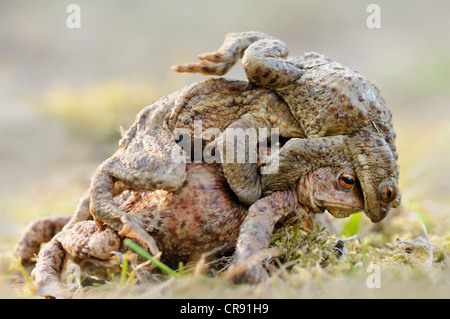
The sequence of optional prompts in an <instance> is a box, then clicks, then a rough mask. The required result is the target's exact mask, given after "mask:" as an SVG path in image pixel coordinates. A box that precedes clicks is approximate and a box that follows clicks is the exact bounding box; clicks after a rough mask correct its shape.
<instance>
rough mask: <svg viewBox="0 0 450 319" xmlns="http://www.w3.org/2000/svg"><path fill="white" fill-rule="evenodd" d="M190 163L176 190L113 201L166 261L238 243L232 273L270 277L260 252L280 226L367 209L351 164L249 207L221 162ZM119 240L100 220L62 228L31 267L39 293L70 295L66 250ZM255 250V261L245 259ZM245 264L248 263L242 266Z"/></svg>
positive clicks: (96, 253)
mask: <svg viewBox="0 0 450 319" xmlns="http://www.w3.org/2000/svg"><path fill="white" fill-rule="evenodd" d="M186 169H187V170H186V173H187V177H186V180H185V182H184V183H183V186H182V187H181V188H179V189H178V190H176V191H172V192H169V191H166V190H155V191H150V192H143V193H142V192H128V193H127V192H125V193H122V195H119V196H117V197H116V198H115V199H114V200H115V201H116V202H117V204H118V205H120V207H121V209H122V210H123V211H125V212H126V213H127V214H130V215H131V216H134V217H135V218H136V219H138V220H140V221H141V223H142V225H143V227H144V229H145V231H146V232H148V233H149V234H151V235H152V237H153V238H155V241H156V243H157V245H158V247H159V248H160V249H161V250H162V251H163V253H164V254H163V255H162V259H163V261H166V262H167V261H168V262H170V261H174V262H178V261H180V260H182V261H196V260H198V259H199V258H200V257H201V255H202V254H204V253H207V252H211V251H214V252H215V253H223V252H226V251H229V250H233V249H234V248H235V247H236V262H235V266H234V268H233V269H234V270H233V272H232V274H231V275H232V276H233V278H234V279H235V280H238V281H245V282H250V283H257V282H259V281H261V280H263V279H265V278H266V277H267V273H266V272H265V270H264V269H263V268H262V266H261V265H260V264H259V263H258V260H255V259H254V256H257V255H258V253H260V252H261V251H262V250H263V249H265V248H267V246H268V245H269V241H270V238H271V235H272V232H273V230H274V227H275V225H277V226H278V227H279V226H282V225H286V224H288V223H293V222H298V221H302V220H306V219H309V218H311V217H312V216H313V215H314V214H316V213H323V212H324V211H325V209H326V210H328V211H329V212H330V213H331V214H332V215H334V216H335V217H339V218H341V217H346V216H348V215H350V214H352V213H354V212H357V211H361V210H362V209H363V198H362V193H361V189H360V186H359V183H358V181H357V179H356V175H355V173H354V171H353V170H352V169H351V168H348V167H328V168H320V169H317V170H315V171H312V172H309V173H307V174H306V175H303V176H301V177H300V178H299V180H298V181H296V183H295V184H293V185H291V186H290V187H289V188H288V189H287V190H284V191H279V192H275V193H273V194H272V195H270V196H268V197H266V198H263V199H260V200H258V201H257V202H255V203H254V204H253V205H252V206H251V207H250V209H248V207H246V206H245V205H243V204H242V203H240V202H239V201H238V200H237V198H236V195H235V194H234V193H233V192H232V191H231V190H230V188H229V186H228V183H227V181H226V179H225V178H224V175H223V172H222V168H221V166H220V165H219V164H205V163H200V164H195V163H190V164H187V166H186ZM41 225H44V224H41ZM54 230H56V229H54ZM121 246H122V237H121V236H120V235H119V234H118V232H116V231H114V230H113V229H111V228H110V227H109V226H107V225H103V226H101V227H99V226H98V225H97V224H96V223H95V222H94V221H81V222H77V223H75V225H74V226H73V227H71V228H69V229H65V230H62V231H61V232H59V233H57V234H56V235H55V236H54V237H53V239H52V240H51V241H50V242H49V243H47V244H46V245H45V246H44V247H43V248H42V250H41V251H40V253H39V256H38V262H37V264H36V268H35V269H34V270H33V278H34V280H35V282H36V288H37V294H39V295H50V296H55V297H65V296H68V294H67V293H66V292H65V289H64V286H63V285H62V284H61V283H60V280H59V274H60V272H61V270H62V268H63V265H64V260H65V258H66V254H67V253H68V254H69V255H71V256H74V257H78V258H86V257H96V258H100V259H107V258H109V257H110V255H111V252H112V251H118V250H120V249H121ZM252 256H253V263H250V264H247V262H248V259H249V258H251V257H252ZM242 265H245V267H242ZM240 268H245V269H243V272H238V271H237V269H240Z"/></svg>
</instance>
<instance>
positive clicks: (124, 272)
mask: <svg viewBox="0 0 450 319" xmlns="http://www.w3.org/2000/svg"><path fill="white" fill-rule="evenodd" d="M127 270H128V260H127V259H126V258H124V259H123V264H122V273H121V274H120V284H121V285H125V283H126V281H127Z"/></svg>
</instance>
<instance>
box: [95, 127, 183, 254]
mask: <svg viewBox="0 0 450 319" xmlns="http://www.w3.org/2000/svg"><path fill="white" fill-rule="evenodd" d="M140 149H142V151H135V152H129V153H122V154H120V153H119V154H116V155H114V156H112V157H110V158H109V159H107V160H106V161H105V162H103V163H102V164H101V165H100V166H99V168H98V169H97V171H96V173H95V174H94V176H93V178H92V180H91V196H90V198H91V203H90V211H91V214H92V216H93V217H94V220H95V221H96V223H97V224H98V225H99V226H101V225H103V224H107V225H109V226H110V227H112V228H113V229H114V230H116V231H118V232H119V234H120V235H121V236H125V237H130V238H134V239H137V240H139V241H141V242H143V243H145V245H146V246H147V247H148V248H150V251H151V252H152V254H154V255H156V254H158V253H159V249H158V247H157V246H156V243H155V241H154V239H153V238H152V237H151V236H150V235H149V234H148V233H147V232H146V231H145V230H144V229H143V227H142V225H141V222H140V221H139V220H138V219H136V218H135V217H133V216H131V215H129V214H126V213H125V212H124V211H122V210H121V209H120V208H119V206H118V205H117V203H116V202H115V201H114V199H113V196H114V186H115V184H116V183H118V182H120V184H123V185H124V187H127V188H130V189H134V190H138V191H150V190H156V189H165V190H168V191H173V190H176V189H177V188H178V187H180V186H181V185H182V184H183V182H184V180H185V179H186V162H185V158H184V156H182V150H181V148H180V147H179V146H178V145H177V144H176V143H175V142H174V141H173V140H172V139H171V138H170V136H169V135H168V134H164V132H159V134H154V135H151V134H149V135H147V136H145V138H144V139H143V141H142V145H141V147H140Z"/></svg>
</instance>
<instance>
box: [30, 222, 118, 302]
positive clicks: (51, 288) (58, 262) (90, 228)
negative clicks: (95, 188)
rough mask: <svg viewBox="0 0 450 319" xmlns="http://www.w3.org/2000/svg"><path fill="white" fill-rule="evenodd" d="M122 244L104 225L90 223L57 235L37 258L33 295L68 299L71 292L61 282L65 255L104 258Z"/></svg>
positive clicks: (74, 226)
mask: <svg viewBox="0 0 450 319" xmlns="http://www.w3.org/2000/svg"><path fill="white" fill-rule="evenodd" d="M121 242H122V240H121V238H120V236H119V235H118V234H117V232H116V231H114V230H112V229H111V228H110V227H108V226H106V225H104V226H102V227H98V226H97V225H96V224H95V222H93V221H82V222H79V223H76V224H75V225H73V227H71V228H70V229H66V230H63V231H61V232H59V233H58V234H56V235H55V236H54V237H53V239H52V240H51V241H50V242H48V243H47V244H45V245H44V247H43V248H42V249H41V251H40V253H39V255H38V260H37V263H36V267H35V268H34V270H33V272H32V278H33V280H34V281H35V288H36V294H37V295H39V296H52V297H56V298H67V297H70V291H68V289H67V288H65V287H64V285H63V284H62V283H61V281H60V273H61V271H62V269H63V266H64V260H65V258H66V254H67V253H69V254H70V255H71V256H74V257H78V258H86V257H95V258H99V259H107V258H109V257H110V256H111V252H112V251H115V250H119V248H120V246H121Z"/></svg>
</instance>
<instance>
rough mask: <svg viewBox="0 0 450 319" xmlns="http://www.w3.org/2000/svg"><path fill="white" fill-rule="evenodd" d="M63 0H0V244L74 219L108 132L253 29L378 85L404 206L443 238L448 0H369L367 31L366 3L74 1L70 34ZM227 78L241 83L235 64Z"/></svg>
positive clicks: (449, 180)
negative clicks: (48, 219)
mask: <svg viewBox="0 0 450 319" xmlns="http://www.w3.org/2000/svg"><path fill="white" fill-rule="evenodd" d="M72 2H73V1H70V2H69V1H63V0H57V1H56V0H47V1H45V2H41V1H23V0H15V1H5V0H2V1H0V170H1V178H2V182H1V183H0V217H1V222H0V239H1V240H0V248H2V249H5V250H8V249H11V248H12V245H13V244H14V241H15V240H17V238H18V236H19V234H20V232H21V231H23V230H24V228H25V226H26V224H27V223H29V222H30V221H31V220H33V219H35V218H39V217H43V216H48V215H61V214H71V213H73V211H74V209H75V207H76V204H77V202H78V200H79V198H80V196H81V195H82V193H83V192H84V191H85V190H86V189H87V188H88V186H89V180H90V177H91V176H92V174H93V172H94V171H95V169H96V167H97V166H98V165H99V164H100V163H101V162H102V161H103V160H105V159H106V158H107V157H109V156H110V155H111V154H112V153H113V152H114V150H115V149H116V147H117V142H118V140H119V137H120V133H119V132H120V129H119V128H120V127H121V126H122V127H123V128H125V129H126V128H128V126H129V125H130V124H131V123H132V122H133V120H134V117H135V115H136V113H137V112H138V111H139V110H140V109H142V108H143V107H144V106H146V105H148V104H151V103H152V102H153V101H156V100H158V99H159V98H161V97H162V96H164V95H166V94H168V93H171V92H173V91H175V90H178V89H179V88H181V87H182V86H184V85H186V84H189V83H192V82H194V81H197V80H201V79H204V77H203V76H201V75H186V74H176V73H175V72H173V71H171V69H170V66H171V65H173V64H182V63H187V62H194V61H195V60H196V55H197V54H199V53H203V52H208V51H213V50H216V49H218V48H219V46H220V45H221V44H222V41H223V39H224V36H225V35H226V34H227V33H229V32H239V31H251V30H257V31H262V32H265V33H268V34H270V35H273V36H276V37H278V38H280V39H281V40H283V41H284V42H285V43H286V44H287V45H288V47H289V49H290V54H291V55H302V54H303V53H304V52H306V51H316V52H319V53H322V54H325V55H327V56H329V57H330V58H332V59H334V60H336V61H338V62H340V63H342V64H343V65H346V66H348V67H350V68H351V69H353V70H356V71H358V72H360V73H361V74H363V75H364V76H365V77H366V78H368V79H370V80H372V81H374V82H375V83H376V84H377V86H378V87H379V88H380V90H381V93H382V95H383V97H384V99H385V100H386V102H387V105H388V107H389V108H390V109H391V110H392V111H393V114H394V127H395V130H396V132H397V147H398V152H399V155H400V159H399V161H400V172H401V173H400V187H401V190H402V195H403V205H404V207H407V208H408V209H411V210H414V211H417V212H418V214H420V215H421V216H422V217H423V218H425V220H426V221H427V224H428V225H431V226H432V229H430V230H429V231H430V232H437V233H439V232H440V233H441V234H443V235H444V236H448V234H449V232H448V229H449V228H448V226H449V224H450V221H449V216H450V214H449V213H450V208H449V207H450V206H449V205H450V198H449V193H450V170H449V169H448V168H449V167H450V156H449V155H450V143H449V138H450V125H449V123H450V90H449V84H450V19H448V15H449V12H450V2H448V1H444V0H442V1H438V0H437V1H432V2H424V1H413V0H409V1H395V2H394V1H381V0H379V1H377V2H376V3H377V4H378V5H379V6H380V8H381V27H380V28H374V29H370V28H368V27H367V25H366V20H367V18H368V16H369V15H370V13H368V12H366V9H367V6H368V5H369V4H370V3H372V2H373V1H372V0H371V1H362V0H353V1H345V2H344V1H334V0H328V1H312V0H311V1H307V0H302V1H299V0H295V1H294V0H281V1H268V0H258V1H256V0H250V1H249V0H246V1H242V0H239V1H237V0H227V1H220V2H219V1H206V0H196V1H182V0H177V1H144V0H135V1H132V2H125V1H120V0H107V1H106V0H97V1H85V0H77V1H75V3H76V4H78V5H79V6H80V8H81V28H79V29H69V28H68V27H67V26H66V19H67V18H68V16H69V15H70V13H67V12H66V8H67V6H68V5H69V4H70V3H72ZM44 3H45V4H44ZM226 76H227V77H229V78H236V79H241V80H244V79H245V74H244V72H243V70H242V68H241V66H240V64H237V65H236V66H235V67H234V68H233V69H232V70H231V72H230V73H228V74H227V75H226ZM447 241H448V237H447Z"/></svg>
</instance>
